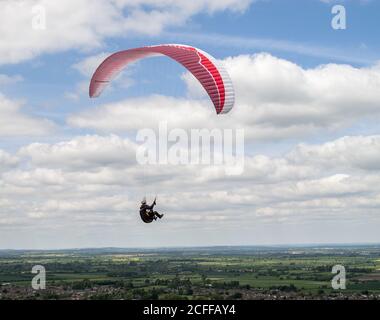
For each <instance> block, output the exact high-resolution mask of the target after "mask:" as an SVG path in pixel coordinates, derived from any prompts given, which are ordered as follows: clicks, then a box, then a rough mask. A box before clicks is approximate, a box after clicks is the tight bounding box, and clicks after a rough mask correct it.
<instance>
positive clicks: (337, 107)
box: [68, 54, 380, 140]
mask: <svg viewBox="0 0 380 320" xmlns="http://www.w3.org/2000/svg"><path fill="white" fill-rule="evenodd" d="M224 63H225V66H226V68H227V69H228V71H229V73H230V75H231V78H232V80H233V83H234V87H235V91H236V105H235V108H234V109H233V110H232V112H231V113H229V114H227V115H223V116H219V117H217V116H216V115H215V114H214V113H215V112H214V110H213V107H212V104H211V102H210V101H209V99H207V98H206V99H199V98H200V97H205V94H204V90H203V88H201V87H200V84H199V83H198V82H197V81H196V80H195V78H194V77H192V76H191V75H188V74H186V75H184V76H182V79H183V80H184V81H185V82H186V84H187V87H188V88H189V90H188V95H189V99H179V98H171V97H164V96H150V97H144V98H139V99H127V100H125V101H121V102H116V103H110V104H107V105H103V106H99V107H97V108H95V109H89V110H87V111H84V112H81V113H79V114H73V115H71V116H70V117H69V118H68V123H69V124H70V125H72V126H75V127H79V128H91V129H96V130H101V131H106V132H107V131H110V132H122V131H127V130H136V129H140V128H144V127H153V128H157V127H158V123H159V121H163V120H165V121H168V123H169V126H171V127H179V128H185V129H190V128H210V127H220V128H235V127H242V128H244V129H245V131H246V134H247V136H248V138H251V139H254V140H268V139H271V140H278V139H286V138H294V137H305V136H306V135H308V134H315V133H318V132H320V131H322V130H323V131H326V130H328V131H330V132H332V131H336V130H337V129H342V128H347V127H349V126H351V125H352V124H354V123H357V122H358V121H360V120H363V121H364V120H366V119H374V118H375V117H379V115H380V108H379V106H380V91H379V90H378V88H379V87H380V67H379V65H375V66H373V67H368V68H355V67H351V66H348V65H337V64H328V65H321V66H318V67H316V68H311V69H304V68H302V67H300V66H298V65H297V64H295V63H292V62H289V61H286V60H283V59H279V58H276V57H273V56H271V55H269V54H258V55H252V56H249V55H242V56H237V57H232V58H227V59H226V60H225V61H224ZM153 110H154V112H152V111H153ZM189 114H191V116H190V117H189ZM131 119H133V121H132V120H131Z"/></svg>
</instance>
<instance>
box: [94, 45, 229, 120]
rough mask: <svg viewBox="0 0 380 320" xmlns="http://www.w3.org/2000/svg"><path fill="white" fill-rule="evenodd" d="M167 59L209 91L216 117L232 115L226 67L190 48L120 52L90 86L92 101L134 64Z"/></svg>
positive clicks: (148, 48)
mask: <svg viewBox="0 0 380 320" xmlns="http://www.w3.org/2000/svg"><path fill="white" fill-rule="evenodd" d="M157 55H164V56H167V57H169V58H172V59H174V60H175V61H177V62H179V63H180V64H182V65H183V66H184V67H185V68H186V69H187V70H188V71H189V72H191V73H192V74H193V75H194V76H195V77H196V78H197V79H198V81H199V82H200V83H201V85H202V86H203V88H204V89H205V90H206V91H207V93H208V95H209V97H210V99H211V101H212V102H213V104H214V106H215V110H216V113H217V114H221V113H227V112H229V111H230V110H231V109H232V108H233V106H234V103H235V95H234V89H233V86H232V82H231V79H230V77H229V75H228V73H227V71H226V70H225V69H224V67H223V66H222V65H221V64H220V63H219V62H218V61H217V60H216V59H215V58H213V57H212V56H210V55H209V54H207V53H206V52H204V51H202V50H200V49H197V48H194V47H191V46H187V45H180V44H163V45H157V46H148V47H142V48H135V49H129V50H124V51H119V52H116V53H114V54H112V55H111V56H109V57H108V58H106V59H105V60H104V61H103V62H102V63H101V64H100V66H99V67H98V68H97V70H96V71H95V73H94V75H93V76H92V79H91V83H90V90H89V94H90V97H97V96H99V95H100V94H101V93H102V91H103V90H104V88H105V87H106V86H107V85H108V84H109V82H111V81H112V79H114V78H115V77H116V76H117V75H118V74H119V73H120V72H121V71H122V70H123V69H124V68H125V67H127V66H128V65H129V64H130V63H133V62H134V61H137V60H140V59H143V58H147V57H152V56H157Z"/></svg>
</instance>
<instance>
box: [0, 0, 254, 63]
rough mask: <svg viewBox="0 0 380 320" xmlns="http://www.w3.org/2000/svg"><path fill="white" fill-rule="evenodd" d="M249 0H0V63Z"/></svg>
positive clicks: (93, 44)
mask: <svg viewBox="0 0 380 320" xmlns="http://www.w3.org/2000/svg"><path fill="white" fill-rule="evenodd" d="M251 2H252V1H251V0H243V1H241V0H223V1H206V0H196V1H185V0H183V1H168V0H159V1H151V0H144V1H135V0H126V1H124V0H100V1H96V2H94V1H90V0H66V1H59V0H30V1H29V0H19V1H13V0H3V1H0V20H1V22H2V23H1V25H0V38H1V39H2V42H1V43H0V64H6V63H18V62H20V61H24V60H28V59H32V58H34V57H36V56H38V55H40V54H44V53H52V52H59V51H65V50H69V49H80V50H89V49H93V48H97V47H99V46H101V45H102V43H103V41H104V39H105V38H106V37H113V36H128V35H131V34H136V33H140V34H144V35H157V34H159V33H160V32H162V31H163V30H164V29H166V28H169V27H171V26H178V25H182V24H184V23H186V21H187V20H188V19H189V18H190V17H191V16H193V15H196V14H198V13H202V12H208V13H209V14H212V13H214V12H216V11H221V10H232V11H239V12H241V11H244V10H245V9H246V8H247V7H248V6H249V4H250V3H251ZM35 8H37V9H38V10H33V9H35ZM40 10H42V11H40ZM41 14H42V15H45V17H46V27H44V28H41V29H39V28H33V27H32V25H33V21H36V20H38V19H39V17H40V16H41ZM42 20H43V19H42Z"/></svg>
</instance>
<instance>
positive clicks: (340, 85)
mask: <svg viewBox="0 0 380 320" xmlns="http://www.w3.org/2000/svg"><path fill="white" fill-rule="evenodd" d="M336 3H337V1H327V0H324V1H321V0H307V1H302V6H301V5H300V1H299V0H265V1H264V0H262V1H260V0H256V1H255V0H193V1H187V0H186V1H185V0H184V1H182V0H181V1H178V0H99V1H90V0H75V1H74V0H66V1H58V0H1V1H0V39H1V40H0V248H72V247H106V246H119V247H140V246H184V245H186V246H190V245H240V244H242V245H261V244H289V243H291V244H302V243H354V242H380V233H379V228H380V133H379V129H380V126H379V120H380V44H379V42H378V30H379V16H378V15H379V12H380V11H379V10H380V4H379V3H378V2H377V1H369V0H367V1H364V0H362V1H360V0H351V1H349V0H347V1H339V3H340V4H343V5H344V6H345V8H346V12H347V29H346V30H334V29H333V28H332V27H331V20H332V18H333V15H332V14H331V9H332V7H333V6H334V5H335V4H336ZM41 10H42V11H41ZM41 12H46V27H45V28H39V26H40V24H39V23H40V22H41V20H39V19H38V17H40V13H41ZM36 17H37V20H36ZM36 23H37V25H36ZM159 43H184V44H189V45H193V46H196V47H199V48H201V49H203V50H205V51H206V52H209V53H210V54H212V55H213V56H214V57H216V58H217V59H220V60H223V63H224V65H225V67H226V69H227V70H228V72H229V73H230V76H231V78H232V81H233V83H234V87H235V91H236V105H235V108H234V109H233V111H231V112H230V113H229V114H228V115H224V116H216V115H215V114H214V111H213V108H212V105H211V102H210V100H209V99H208V98H207V97H206V96H205V94H204V92H203V91H202V89H201V88H200V87H199V85H198V84H197V82H196V81H194V79H193V78H192V76H191V75H189V74H187V73H186V72H185V70H184V69H183V68H182V67H181V66H179V65H177V64H176V63H175V62H173V61H170V60H169V59H165V58H154V59H147V60H145V61H142V62H139V63H136V64H134V65H133V66H132V67H131V68H129V69H128V70H126V71H125V72H123V73H122V74H121V75H120V76H119V77H118V78H117V79H116V80H115V81H114V83H112V85H111V87H109V88H108V89H107V90H106V91H105V92H104V94H103V95H102V96H101V97H100V98H98V99H93V100H90V99H89V98H88V84H89V79H90V77H91V75H92V73H93V71H94V70H95V68H96V67H97V65H98V64H99V63H100V62H101V61H102V60H103V59H104V58H105V57H106V56H107V55H108V54H110V53H112V52H115V51H119V50H123V49H127V48H133V47H139V46H142V45H153V44H159ZM161 121H167V123H168V126H169V127H170V128H183V129H194V128H195V129H197V128H198V129H202V128H208V129H211V128H220V129H230V128H232V129H236V128H243V129H244V130H245V151H246V153H245V169H244V172H243V174H242V175H239V176H229V175H226V173H225V172H224V171H223V170H219V169H218V168H214V167H212V166H191V165H179V166H168V165H166V166H165V165H160V166H141V165H139V164H137V162H136V156H135V154H136V148H137V147H138V142H137V141H136V133H137V132H138V130H140V129H143V128H151V129H153V130H157V128H158V125H159V123H160V122H161ZM155 194H157V195H158V208H157V209H158V210H159V211H161V212H163V213H165V219H164V220H162V221H160V222H159V223H154V224H151V225H145V224H143V223H142V222H141V221H140V220H139V216H138V206H139V202H140V200H141V198H142V197H143V196H144V195H147V196H148V199H149V198H151V197H152V196H154V195H155Z"/></svg>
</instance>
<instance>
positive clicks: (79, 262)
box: [0, 246, 380, 299]
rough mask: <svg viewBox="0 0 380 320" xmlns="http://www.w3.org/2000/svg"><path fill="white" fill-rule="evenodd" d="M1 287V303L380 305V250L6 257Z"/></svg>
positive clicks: (0, 254) (1, 256)
mask: <svg viewBox="0 0 380 320" xmlns="http://www.w3.org/2000/svg"><path fill="white" fill-rule="evenodd" d="M337 264H339V265H343V266H345V268H346V274H347V281H346V289H345V290H334V289H332V287H331V280H332V278H333V276H334V274H332V273H331V271H332V267H333V266H334V265H337ZM34 265H43V266H44V267H45V269H46V271H47V275H46V280H47V286H46V289H45V290H39V291H36V290H33V289H32V288H31V280H32V278H33V276H34V275H33V274H32V273H31V270H32V267H33V266H34ZM0 284H1V287H0V298H1V299H73V298H75V299H174V298H175V299H276V298H288V299H298V298H310V299H330V298H337V297H339V298H349V299H358V298H367V299H380V246H356V247H355V246H330V247H305V248H301V247H296V248H285V247H231V248H230V247H225V248H224V247H215V248H182V249H181V248H178V249H166V250H163V249H161V250H160V249H155V250H153V249H152V250H147V249H146V250H131V249H92V250H63V251H57V252H53V251H0Z"/></svg>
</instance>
